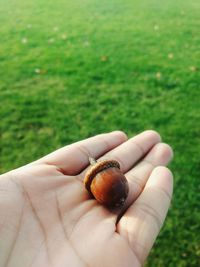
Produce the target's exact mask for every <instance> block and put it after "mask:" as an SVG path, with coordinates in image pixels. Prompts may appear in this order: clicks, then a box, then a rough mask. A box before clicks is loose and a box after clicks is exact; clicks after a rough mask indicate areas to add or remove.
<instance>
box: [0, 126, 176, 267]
mask: <svg viewBox="0 0 200 267" xmlns="http://www.w3.org/2000/svg"><path fill="white" fill-rule="evenodd" d="M88 155H90V156H91V157H93V158H95V159H98V158H100V157H102V158H104V157H105V158H108V159H116V160H117V161H119V163H120V165H121V169H122V171H123V172H124V173H125V175H126V177H127V180H128V182H129V195H128V198H127V201H126V204H125V207H124V208H123V210H109V209H107V208H105V207H104V206H102V205H99V204H98V203H97V202H96V200H95V199H91V197H90V196H89V195H88V192H87V191H86V190H85V188H84V186H83V177H84V173H85V171H86V168H87V167H88V165H89V162H88ZM171 158H172V150H171V148H170V147H169V146H168V145H166V144H164V143H161V140H160V136H159V135H158V134H157V133H156V132H154V131H145V132H143V133H141V134H139V135H137V136H135V137H133V138H131V139H129V140H127V137H126V136H125V134H124V133H123V132H120V131H116V132H111V133H108V134H101V135H98V136H95V137H92V138H89V139H86V140H84V141H80V142H77V143H75V144H72V145H69V146H67V147H64V148H61V149H59V150H57V151H55V152H53V153H51V154H49V155H47V156H46V157H44V158H42V159H40V160H37V161H35V162H33V163H31V164H28V165H26V166H24V167H21V168H19V169H16V170H13V171H11V172H9V173H6V174H4V175H1V176H0V266H4V267H68V266H69V267H79V266H80V267H86V266H90V267H112V266H114V267H118V266H120V267H121V266H123V267H128V266H131V267H132V266H135V267H136V266H141V265H143V263H144V260H145V259H146V257H147V255H148V253H149V251H150V249H151V247H152V245H153V243H154V241H155V239H156V237H157V235H158V233H159V231H160V228H161V226H162V224H163V221H164V219H165V216H166V213H167V210H168V208H169V204H170V199H171V195H172V175H171V172H170V171H169V170H168V169H167V168H166V167H163V166H165V165H166V164H167V163H168V162H169V161H170V159H171Z"/></svg>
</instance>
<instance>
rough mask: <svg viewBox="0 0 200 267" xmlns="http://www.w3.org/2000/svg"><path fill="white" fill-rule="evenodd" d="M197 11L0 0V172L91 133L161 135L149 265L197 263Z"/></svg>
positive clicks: (199, 5)
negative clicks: (162, 179)
mask: <svg viewBox="0 0 200 267" xmlns="http://www.w3.org/2000/svg"><path fill="white" fill-rule="evenodd" d="M161 2H162V3H161ZM199 9H200V2H199V1H198V0H190V1H186V0H176V1H174V0H168V1H159V0H144V1H139V0H109V1H106V0H101V1H98V0H74V1H69V0H68V1H67V0H58V1H52V0H35V1H26V0H0V98H1V105H0V117H1V121H0V129H1V167H0V168H1V169H0V171H1V172H5V171H7V170H10V169H12V168H15V167H18V166H21V165H23V164H26V163H28V162H30V161H32V160H34V159H37V158H38V157H41V156H42V155H44V154H46V153H48V152H50V151H52V150H54V149H56V148H58V147H61V146H63V145H66V144H68V143H71V142H74V141H77V140H79V139H83V138H86V137H88V136H91V135H94V134H97V133H101V132H106V131H110V130H115V129H121V130H124V131H125V132H126V133H127V134H128V135H129V136H132V135H134V134H136V133H138V132H140V131H143V130H145V129H149V128H150V129H155V130H157V131H159V132H160V133H161V135H162V137H163V140H164V141H165V142H168V143H170V144H171V146H172V147H173V149H174V152H175V159H174V162H173V163H172V164H171V168H172V170H173V172H174V175H175V190H174V198H173V202H172V207H171V210H170V212H169V216H168V219H167V221H166V223H165V227H164V228H163V230H162V232H161V234H160V236H159V238H158V240H157V242H156V245H155V246H154V249H153V251H152V253H151V255H150V257H149V259H148V262H147V264H146V266H149V267H150V266H151V267H152V266H153V267H154V266H156V267H157V266H158V267H162V266H164V267H165V266H167V267H177V266H178V267H189V266H190V267H192V266H195V267H198V266H200V236H199V233H200V213H199V207H200V183H199V178H200V177H199V170H200V86H199V83H200V75H199V70H200V68H199V67H200V65H199V63H200V45H199V44H200V35H199V28H200V21H199Z"/></svg>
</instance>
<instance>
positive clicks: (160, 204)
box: [117, 167, 173, 264]
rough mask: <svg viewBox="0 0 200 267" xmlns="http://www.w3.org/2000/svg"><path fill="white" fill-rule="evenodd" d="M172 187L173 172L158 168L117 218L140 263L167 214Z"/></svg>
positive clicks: (119, 227) (120, 230)
mask: <svg viewBox="0 0 200 267" xmlns="http://www.w3.org/2000/svg"><path fill="white" fill-rule="evenodd" d="M172 188H173V178H172V174H171V172H170V171H169V169H167V168H166V167H157V168H155V169H154V171H153V172H152V174H151V176H150V178H149V180H148V181H147V183H146V186H145V188H144V191H143V192H142V194H141V195H140V196H139V197H138V199H137V200H136V201H135V202H134V203H133V204H132V205H131V206H130V207H129V209H128V210H127V211H126V213H125V214H124V216H123V217H122V218H121V219H120V221H119V223H118V225H117V230H118V232H119V233H120V235H122V236H123V237H125V238H126V239H127V240H128V242H129V244H130V247H131V249H132V250H133V252H134V253H135V255H137V257H138V259H139V260H140V262H141V264H142V263H143V262H144V260H145V258H146V257H147V255H148V253H149V251H150V249H151V247H152V245H153V243H154V241H155V239H156V237H157V235H158V233H159V231H160V228H161V226H162V224H163V222H164V219H165V217H166V214H167V211H168V208H169V205H170V201H171V196H172Z"/></svg>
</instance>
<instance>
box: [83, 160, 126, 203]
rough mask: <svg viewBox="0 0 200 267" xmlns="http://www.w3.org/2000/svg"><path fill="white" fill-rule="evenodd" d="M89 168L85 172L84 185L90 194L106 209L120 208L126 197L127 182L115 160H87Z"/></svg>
mask: <svg viewBox="0 0 200 267" xmlns="http://www.w3.org/2000/svg"><path fill="white" fill-rule="evenodd" d="M89 161H90V164H91V168H89V170H88V171H87V172H86V174H85V178H84V184H85V187H86V189H87V190H88V191H89V192H90V194H91V195H92V196H93V197H94V198H95V199H96V200H97V201H98V202H99V203H100V204H103V205H106V206H108V207H113V208H114V207H120V206H122V205H123V204H124V203H125V200H126V198H127V196H128V191H129V187H128V182H127V179H126V177H125V176H124V174H123V173H122V171H121V170H120V164H119V162H117V161H116V160H102V161H98V162H97V161H96V160H94V159H93V158H89Z"/></svg>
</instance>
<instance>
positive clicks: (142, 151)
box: [81, 130, 161, 177]
mask: <svg viewBox="0 0 200 267" xmlns="http://www.w3.org/2000/svg"><path fill="white" fill-rule="evenodd" d="M160 140H161V138H160V135H159V134H158V133H157V132H155V131H152V130H148V131H144V132H142V133H140V134H138V135H136V136H135V137H132V138H130V139H129V140H128V141H126V142H124V143H123V144H121V145H119V146H118V147H116V148H115V149H113V150H110V151H109V152H108V153H106V154H104V155H103V157H101V158H100V159H115V160H117V161H118V162H119V163H120V167H121V170H122V172H127V171H128V170H129V169H130V168H131V167H133V165H134V164H135V163H136V162H137V161H138V160H139V159H140V158H142V157H144V156H145V155H146V153H147V152H148V151H149V150H150V149H151V148H152V147H153V146H154V145H155V144H157V143H159V142H160ZM86 171H87V170H84V171H83V173H82V174H81V176H82V177H84V175H85V172H86Z"/></svg>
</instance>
